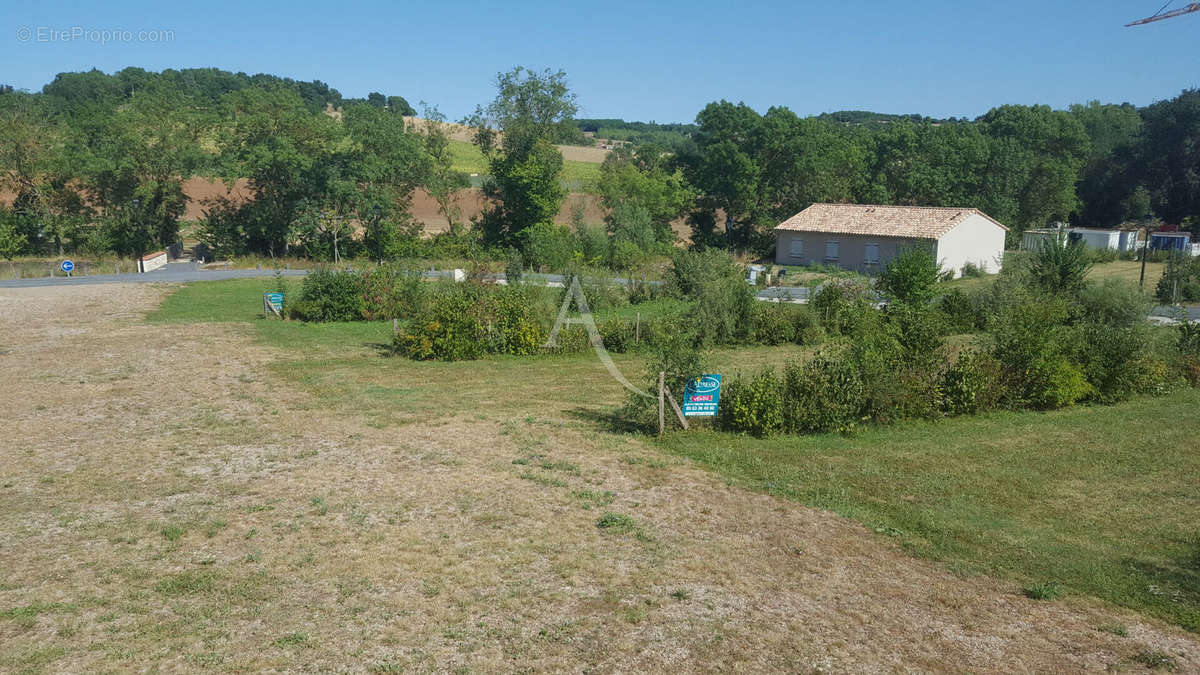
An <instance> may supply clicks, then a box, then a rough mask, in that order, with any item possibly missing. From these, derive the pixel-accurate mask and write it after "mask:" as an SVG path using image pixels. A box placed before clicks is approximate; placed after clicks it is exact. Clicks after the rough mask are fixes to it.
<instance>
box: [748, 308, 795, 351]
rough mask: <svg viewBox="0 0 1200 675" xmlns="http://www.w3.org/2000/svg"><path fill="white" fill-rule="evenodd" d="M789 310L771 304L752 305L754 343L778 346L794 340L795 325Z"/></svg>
mask: <svg viewBox="0 0 1200 675" xmlns="http://www.w3.org/2000/svg"><path fill="white" fill-rule="evenodd" d="M791 315H792V312H791V311H790V310H789V308H785V307H783V306H781V305H778V304H776V303H773V302H758V303H756V304H755V305H754V338H753V339H754V342H757V343H759V344H764V345H779V344H783V343H785V342H792V341H794V340H795V339H796V323H795V321H794V319H793V317H792V316H791Z"/></svg>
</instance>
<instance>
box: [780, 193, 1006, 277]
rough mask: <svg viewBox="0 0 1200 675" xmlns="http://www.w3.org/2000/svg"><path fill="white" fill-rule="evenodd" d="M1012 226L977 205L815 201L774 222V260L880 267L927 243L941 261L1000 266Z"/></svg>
mask: <svg viewBox="0 0 1200 675" xmlns="http://www.w3.org/2000/svg"><path fill="white" fill-rule="evenodd" d="M1007 232H1008V228H1007V227H1005V226H1003V225H1001V224H1000V223H999V222H997V221H996V220H995V219H993V218H991V217H990V216H988V215H986V214H984V213H983V212H981V211H979V210H977V209H969V208H945V207H933V206H869V205H860V204H813V205H812V206H810V207H808V208H807V209H804V210H803V211H801V212H800V213H797V214H796V215H794V216H792V217H791V218H788V219H787V220H785V221H783V222H782V223H780V224H779V225H778V226H776V227H775V262H776V263H777V264H780V265H812V264H829V265H837V266H839V267H844V268H846V269H850V270H855V271H857V272H862V273H864V274H870V275H874V274H877V273H879V272H880V271H881V270H882V269H883V267H885V266H886V265H887V264H888V262H890V261H891V260H892V258H894V257H896V254H897V252H899V251H901V250H904V249H905V248H910V247H914V246H927V247H930V249H931V250H932V252H933V254H934V257H936V258H937V260H938V262H939V263H941V265H942V267H943V268H944V269H946V270H948V271H951V272H953V273H954V276H959V275H961V274H962V270H963V266H965V265H967V264H968V263H970V264H973V265H975V266H977V267H978V268H979V269H981V270H983V271H985V272H987V273H989V274H990V273H995V272H999V271H1000V262H1001V260H1002V258H1003V257H1004V237H1005V234H1006V233H1007Z"/></svg>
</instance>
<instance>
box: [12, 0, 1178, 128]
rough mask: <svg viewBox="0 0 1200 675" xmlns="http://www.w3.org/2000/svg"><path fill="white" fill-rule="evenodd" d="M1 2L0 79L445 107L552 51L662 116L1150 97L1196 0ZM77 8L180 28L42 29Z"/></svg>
mask: <svg viewBox="0 0 1200 675" xmlns="http://www.w3.org/2000/svg"><path fill="white" fill-rule="evenodd" d="M1183 3H1184V0H1179V1H1178V2H1176V4H1175V6H1179V5H1182V4H1183ZM4 4H5V7H3V8H0V65H2V66H3V67H2V69H0V82H3V83H7V84H12V85H13V86H15V87H17V88H20V89H29V90H33V91H36V90H39V89H41V87H42V86H43V85H44V84H46V83H47V82H49V81H50V80H51V79H53V77H54V75H55V74H56V73H58V72H61V71H69V70H88V69H91V68H93V67H94V68H99V69H101V70H103V71H105V72H113V71H115V70H119V69H121V68H123V67H125V66H140V67H142V68H146V69H147V70H161V69H163V68H185V67H202V66H215V67H218V68H223V69H226V70H231V71H245V72H247V73H256V72H265V73H272V74H277V75H281V76H288V77H293V78H297V79H304V80H312V79H319V80H323V81H325V82H327V83H329V84H330V85H331V86H333V87H335V88H337V89H338V90H339V91H341V92H342V94H343V95H345V96H365V95H366V94H367V93H368V92H370V91H381V92H383V93H385V94H399V95H401V96H404V97H405V98H407V99H408V100H409V101H410V102H412V103H413V104H414V105H416V104H417V102H418V101H421V100H425V101H428V102H430V103H434V104H437V105H438V106H439V107H440V108H441V110H442V112H443V113H445V114H446V115H447V116H448V117H450V118H452V119H457V118H459V117H461V116H463V115H464V114H466V113H468V112H470V111H471V110H472V109H473V108H474V106H475V105H476V104H477V103H483V102H486V101H488V100H490V99H491V97H492V96H493V94H494V89H493V86H492V83H493V79H494V77H495V74H496V73H497V72H499V71H501V70H508V69H510V68H511V67H512V66H514V65H518V64H519V65H523V66H526V67H530V68H537V69H541V68H546V67H550V68H554V69H560V68H561V69H563V70H565V71H566V72H567V74H568V77H569V80H570V84H571V86H572V89H573V90H574V91H575V92H576V93H577V94H578V96H579V102H580V104H581V111H580V116H582V117H623V118H625V119H629V120H656V121H659V122H676V121H691V120H692V119H694V117H695V115H696V113H697V112H698V111H699V110H700V109H701V108H702V107H703V106H704V104H706V103H708V102H709V101H713V100H718V99H722V98H724V99H728V100H732V101H745V102H746V103H748V104H749V105H751V106H753V107H754V108H756V109H758V110H760V111H764V110H766V108H767V107H769V106H772V105H784V106H788V107H789V108H791V109H792V110H794V111H796V112H797V113H799V114H801V115H811V114H817V113H821V112H827V111H833V110H847V109H858V110H874V111H877V112H892V113H921V114H925V115H930V116H934V117H947V116H956V117H962V116H966V117H975V116H977V115H981V114H983V113H984V112H986V111H987V110H988V109H989V108H991V107H993V106H996V105H999V104H1003V103H1024V104H1028V103H1045V104H1049V105H1051V106H1054V107H1056V108H1061V107H1065V106H1067V105H1069V104H1071V103H1076V102H1084V101H1087V100H1090V99H1100V100H1101V101H1105V102H1115V103H1119V102H1123V101H1129V102H1131V103H1135V104H1138V105H1145V104H1148V103H1151V102H1153V101H1156V100H1160V99H1164V98H1170V97H1173V96H1175V95H1176V94H1178V93H1179V91H1180V90H1181V89H1184V88H1191V87H1197V86H1200V49H1197V48H1196V47H1197V45H1198V44H1200V13H1195V14H1191V15H1187V16H1184V17H1180V18H1176V19H1170V20H1167V21H1163V22H1159V23H1155V24H1150V25H1146V26H1139V27H1134V28H1125V27H1123V24H1125V23H1127V22H1129V21H1131V20H1133V19H1137V18H1141V17H1143V16H1147V15H1149V14H1152V13H1154V12H1155V11H1156V10H1158V8H1159V7H1160V6H1161V1H1157V0H1094V1H1086V2H1085V1H1082V0H1068V1H1063V2H1045V1H1041V2H1039V1H1033V0H1009V1H1003V2H950V1H948V0H931V1H926V2H922V1H920V0H918V1H915V2H894V1H893V2H875V1H874V0H860V1H858V2H839V1H836V0H833V1H826V2H820V3H815V2H805V1H803V0H792V1H790V2H759V1H756V0H742V1H739V2H730V1H728V0H726V1H723V2H710V1H708V0H689V1H683V0H670V1H665V2H657V3H655V2H646V1H641V2H624V1H616V0H604V1H602V2H579V1H578V0H557V1H555V2H541V1H539V2H519V1H513V2H492V3H475V2H464V1H459V2H448V3H439V2H431V1H430V0H421V1H420V2H412V3H405V2H363V3H347V4H341V3H338V2H337V1H336V0H333V1H327V2H320V3H316V2H306V1H304V0H298V1H297V2H279V3H255V2H252V1H245V0H243V1H242V2H228V1H226V0H215V1H214V0H209V1H207V2H186V3H182V2H168V1H161V2H130V1H124V2H122V1H120V0H114V1H110V2H104V3H97V2H37V1H34V2H18V1H16V0H9V2H6V3H4ZM74 27H80V28H82V29H86V30H102V29H110V30H112V29H120V30H129V31H134V32H137V31H143V30H170V31H174V35H173V39H172V40H170V41H167V42H138V41H137V39H136V36H135V39H134V40H133V41H132V42H115V43H108V44H100V43H99V42H97V41H95V40H87V39H83V38H80V39H72V40H67V41H61V40H59V41H43V40H40V38H39V33H38V31H39V29H41V30H42V31H43V32H42V33H41V34H40V37H41V38H48V37H49V36H48V34H46V33H45V32H44V31H45V29H47V28H51V29H61V30H66V31H70V30H71V29H72V28H74ZM22 28H27V29H28V30H29V31H30V33H22V32H21V30H22ZM22 38H27V39H24V40H23V39H22Z"/></svg>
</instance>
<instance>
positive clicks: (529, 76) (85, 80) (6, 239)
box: [0, 67, 1200, 265]
mask: <svg viewBox="0 0 1200 675" xmlns="http://www.w3.org/2000/svg"><path fill="white" fill-rule="evenodd" d="M495 84H496V95H495V97H494V99H493V100H492V101H490V102H489V103H487V104H485V105H481V106H479V107H478V108H477V110H476V111H475V113H474V114H473V115H471V116H469V117H468V118H467V119H465V120H463V122H464V123H466V124H469V125H471V126H472V127H473V128H474V129H475V136H474V142H475V144H476V145H477V147H478V148H479V150H480V152H481V153H482V154H483V156H484V158H485V160H486V162H487V165H488V174H489V175H488V176H486V177H484V178H483V184H482V193H483V196H484V197H485V199H486V203H487V206H486V208H484V210H483V212H482V214H481V215H480V216H478V217H477V218H475V219H473V222H471V223H466V222H463V221H462V217H461V214H460V213H458V212H457V211H456V209H455V204H456V203H457V200H456V195H457V193H458V191H460V190H462V189H464V188H466V187H467V185H468V180H467V177H466V176H465V175H463V174H462V173H460V172H457V171H455V170H454V168H453V167H454V163H453V150H454V148H453V147H452V144H453V141H452V140H450V139H449V137H448V136H447V131H446V127H445V126H443V125H442V124H438V123H419V122H416V121H413V120H408V119H405V116H408V115H411V114H412V113H414V112H415V111H414V110H413V109H412V107H411V106H410V105H409V104H408V102H407V101H405V100H404V99H403V98H402V97H399V96H385V95H383V94H378V93H372V94H371V95H370V96H368V97H367V98H365V99H350V98H344V97H342V96H341V94H340V93H338V92H337V90H335V89H332V88H330V87H329V86H328V85H326V84H324V83H322V82H318V81H314V82H298V81H294V80H290V79H286V78H278V77H274V76H268V75H254V76H248V75H246V74H244V73H236V74H235V73H229V72H226V71H220V70H217V69H193V70H179V71H175V70H166V71H163V72H161V73H151V72H147V71H144V70H141V69H137V68H128V69H125V70H123V71H120V72H118V73H115V74H113V75H106V74H104V73H101V72H99V71H91V72H86V73H63V74H61V75H59V76H58V77H56V78H55V80H54V81H53V82H51V83H50V84H48V85H46V86H45V87H44V88H43V90H42V91H41V92H39V93H35V94H30V93H25V92H20V91H12V90H9V89H5V90H4V91H3V92H2V93H0V170H2V172H0V181H2V185H0V187H2V188H3V189H4V191H5V193H7V194H6V198H5V199H6V201H8V202H9V203H10V206H7V207H5V208H3V209H2V210H0V253H3V254H4V255H5V256H6V257H10V256H11V255H17V254H22V253H29V254H55V253H61V252H66V251H83V252H93V253H97V254H99V253H102V252H106V251H116V252H119V253H122V254H134V255H136V254H139V253H143V252H145V251H147V250H148V249H149V248H151V247H157V246H165V245H168V244H171V243H173V242H175V241H176V240H177V239H178V237H179V221H180V218H181V217H182V215H183V213H184V210H185V208H186V205H187V196H186V195H185V194H184V192H183V189H182V183H183V181H184V180H185V179H186V178H188V177H192V176H209V177H219V178H223V179H226V180H227V181H230V184H231V185H232V182H233V181H234V180H236V179H246V180H248V181H249V187H250V192H251V194H252V195H253V199H250V200H239V199H236V198H233V197H230V198H224V199H214V200H211V201H210V202H208V203H206V204H204V210H205V218H204V220H203V222H202V223H200V224H199V229H198V231H197V234H198V236H199V237H200V239H201V240H202V241H204V242H205V243H206V244H208V245H209V246H210V247H211V248H212V249H214V250H215V252H216V253H217V254H222V255H235V254H260V255H271V256H280V255H300V256H310V257H314V258H321V259H333V260H336V259H340V258H342V257H347V256H354V255H365V256H369V257H371V258H373V259H384V258H388V257H395V256H398V255H409V254H412V253H413V252H414V251H417V250H418V249H419V248H420V247H419V246H417V245H416V244H415V243H414V242H418V241H420V240H421V237H420V235H421V225H420V224H419V223H417V222H415V221H414V219H413V218H412V216H411V215H410V213H409V206H410V204H411V200H412V197H413V194H414V191H415V190H417V189H423V190H425V191H427V192H428V193H429V194H430V195H431V196H432V197H433V199H434V200H435V201H436V202H437V204H438V206H439V210H440V211H441V212H442V215H443V217H444V218H445V219H446V221H447V224H448V227H449V233H448V234H446V235H441V236H442V237H443V238H447V239H452V240H453V241H454V242H457V244H459V247H458V249H457V250H460V251H472V252H474V253H475V254H479V255H497V256H508V257H510V258H511V257H513V256H522V257H523V258H524V261H525V262H527V263H534V264H539V263H542V264H552V265H559V264H561V261H562V260H563V259H564V258H572V257H574V258H575V259H581V258H582V259H586V260H590V261H595V262H601V263H607V264H612V265H624V264H628V263H629V262H630V261H631V260H632V259H635V258H637V257H639V256H650V255H657V254H661V253H663V252H665V251H669V249H670V247H671V246H672V245H673V244H674V243H675V235H674V232H673V230H672V223H673V222H678V221H679V220H680V219H683V218H686V220H687V222H688V223H689V224H690V226H691V230H692V242H693V244H695V245H698V246H709V245H712V246H722V247H735V248H745V249H751V250H755V251H758V252H761V253H766V252H768V251H769V250H770V248H771V246H772V245H773V241H772V238H771V237H770V228H771V227H773V226H774V225H775V224H777V223H778V222H779V221H780V220H782V219H784V218H786V217H788V216H790V215H792V214H794V213H796V212H797V211H799V210H801V209H803V208H805V207H807V206H808V205H809V204H811V203H814V202H857V203H874V204H901V205H930V206H964V207H975V208H979V209H982V210H983V211H985V212H987V213H988V214H990V215H992V216H993V217H995V218H997V219H998V220H1000V221H1001V222H1004V223H1005V224H1007V225H1009V226H1010V227H1011V228H1012V229H1013V231H1014V233H1019V232H1020V231H1022V230H1024V229H1027V228H1031V227H1040V226H1044V225H1046V224H1048V223H1051V222H1054V221H1070V222H1073V223H1076V224H1080V225H1092V226H1101V227H1112V226H1116V225H1119V224H1121V223H1125V222H1130V221H1135V222H1146V221H1149V220H1151V219H1154V218H1159V219H1162V220H1163V221H1166V222H1172V223H1180V224H1182V225H1184V226H1185V227H1198V223H1200V218H1198V216H1200V182H1198V181H1197V179H1196V176H1197V175H1200V91H1197V90H1187V91H1184V92H1182V93H1181V94H1180V95H1179V96H1177V97H1175V98H1173V99H1169V100H1165V101H1161V102H1158V103H1155V104H1153V105H1150V106H1147V107H1144V108H1137V107H1134V106H1132V105H1129V104H1121V105H1109V104H1101V103H1099V102H1096V101H1093V102H1090V103H1087V104H1082V105H1075V106H1071V107H1070V108H1069V109H1068V110H1052V109H1051V108H1049V107H1047V106H1037V105H1034V106H1024V105H1003V106H999V107H997V108H994V109H992V110H990V111H988V112H987V113H986V114H984V115H983V116H981V117H979V118H978V119H975V120H973V121H965V120H954V119H951V120H932V119H929V118H921V117H916V116H883V115H875V114H870V113H860V112H849V113H844V114H840V115H824V116H819V117H808V118H804V117H800V116H799V115H797V114H795V113H794V112H792V111H791V110H789V109H788V108H786V107H772V108H770V109H768V110H767V111H766V112H765V113H761V114H760V113H759V112H757V111H755V110H754V109H752V108H750V107H749V106H747V105H745V104H742V103H736V104H735V103H731V102H728V101H718V102H714V103H710V104H709V105H707V106H706V107H705V108H704V109H703V110H701V111H700V113H699V114H698V115H697V116H696V119H695V121H694V124H689V125H654V124H644V125H635V124H630V123H621V124H620V125H618V124H617V123H618V122H620V121H619V120H590V121H581V120H577V119H576V118H575V114H576V113H577V111H578V104H577V101H576V98H575V95H574V94H573V93H572V92H571V91H570V88H569V86H568V82H567V79H566V74H565V73H563V72H561V71H557V72H555V71H551V70H545V71H531V70H526V69H524V68H519V67H518V68H515V69H513V70H511V71H508V72H505V73H500V74H499V75H498V76H497V78H496V81H495ZM424 117H426V118H428V119H431V120H433V121H434V122H441V121H444V118H443V117H442V116H441V115H440V114H439V113H438V112H437V110H436V108H432V107H427V108H426V110H425V112H424ZM581 122H582V123H581ZM617 126H623V127H624V130H625V131H627V132H629V133H635V132H636V133H637V134H639V135H640V138H639V140H640V141H641V142H640V143H639V144H637V145H636V147H632V148H622V149H620V150H618V151H615V152H613V153H612V154H611V155H610V156H609V158H608V159H607V160H606V161H605V163H604V165H603V166H602V169H601V172H600V178H599V180H598V181H597V183H596V184H595V185H592V186H589V187H590V189H591V191H593V192H594V193H596V194H597V195H598V196H599V198H600V200H601V202H602V204H603V206H604V207H605V212H606V214H607V215H606V217H605V223H604V227H603V228H598V227H596V226H598V225H599V224H592V225H593V226H594V227H592V228H591V229H589V228H587V227H586V225H587V224H585V223H583V222H582V215H579V216H577V217H576V218H575V220H576V221H577V222H576V225H577V227H576V228H575V229H574V230H572V229H569V228H564V227H561V226H556V225H555V224H554V222H553V221H554V216H555V215H556V214H557V213H558V212H559V210H560V209H561V207H562V204H563V201H564V199H565V197H566V194H567V193H566V188H565V187H564V185H563V182H562V180H561V172H562V166H563V158H562V155H561V153H560V152H559V151H558V149H557V148H556V147H555V144H558V143H564V142H573V141H577V140H578V139H579V138H580V137H581V134H582V130H583V128H592V127H594V128H595V129H596V130H597V131H599V130H601V129H605V128H615V127H617ZM659 140H664V141H666V142H661V143H660V142H658V141H659ZM579 226H583V227H579Z"/></svg>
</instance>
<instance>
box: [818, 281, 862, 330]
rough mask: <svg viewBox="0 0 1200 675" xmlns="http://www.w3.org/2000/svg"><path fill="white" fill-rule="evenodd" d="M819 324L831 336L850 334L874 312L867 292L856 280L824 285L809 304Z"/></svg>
mask: <svg viewBox="0 0 1200 675" xmlns="http://www.w3.org/2000/svg"><path fill="white" fill-rule="evenodd" d="M809 306H811V307H812V309H813V311H814V312H815V313H816V315H817V317H818V318H819V319H820V321H821V325H822V326H823V327H824V328H825V330H826V331H828V332H829V333H832V334H834V335H849V334H851V333H853V332H855V330H856V329H857V327H858V326H859V325H860V324H861V323H862V322H863V321H864V320H865V319H866V318H867V317H868V315H869V314H870V313H871V312H873V311H874V307H873V306H872V302H871V294H870V289H869V288H867V286H866V285H865V284H863V283H862V282H859V281H854V280H850V279H839V280H836V281H830V282H826V283H825V284H823V285H822V286H821V288H820V290H818V291H817V294H816V295H815V296H813V299H812V302H810V303H809Z"/></svg>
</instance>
